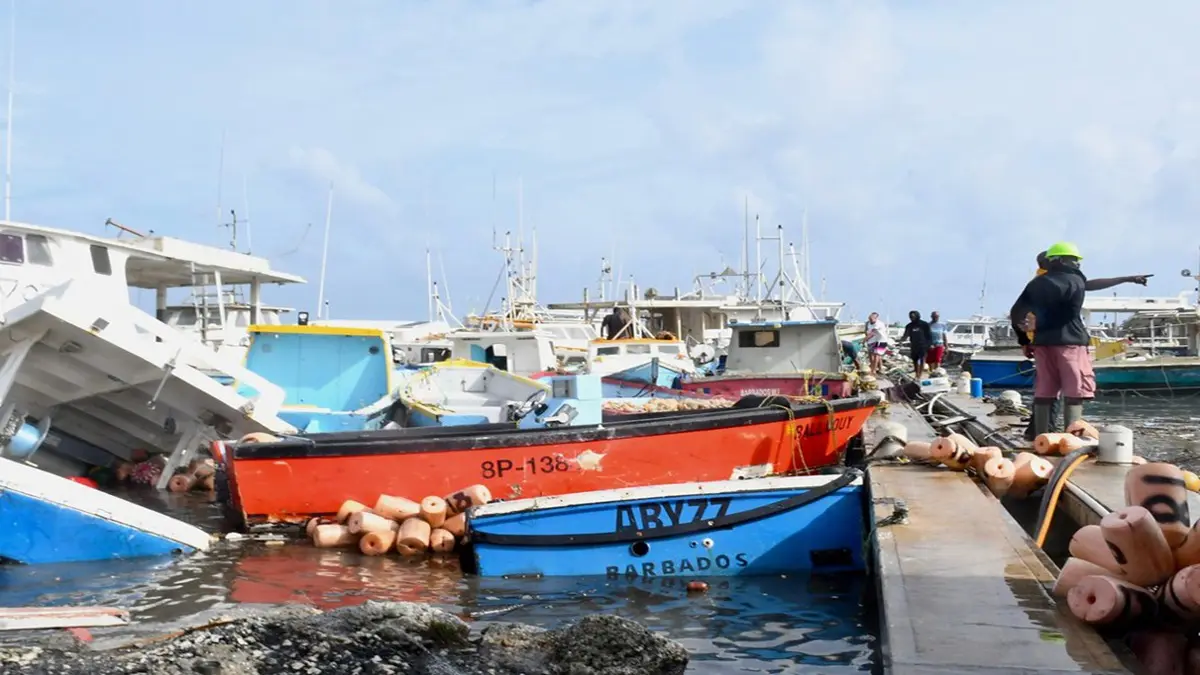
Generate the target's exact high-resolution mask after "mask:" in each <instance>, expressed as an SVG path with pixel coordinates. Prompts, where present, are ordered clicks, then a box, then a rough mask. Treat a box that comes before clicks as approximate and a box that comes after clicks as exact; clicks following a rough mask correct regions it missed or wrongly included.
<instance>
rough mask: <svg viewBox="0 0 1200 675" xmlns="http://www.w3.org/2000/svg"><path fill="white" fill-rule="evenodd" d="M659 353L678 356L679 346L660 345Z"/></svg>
mask: <svg viewBox="0 0 1200 675" xmlns="http://www.w3.org/2000/svg"><path fill="white" fill-rule="evenodd" d="M658 353H659V354H678V353H679V345H659V346H658Z"/></svg>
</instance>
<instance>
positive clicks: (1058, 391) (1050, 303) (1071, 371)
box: [1010, 241, 1150, 435]
mask: <svg viewBox="0 0 1200 675" xmlns="http://www.w3.org/2000/svg"><path fill="white" fill-rule="evenodd" d="M1082 261H1083V255H1082V254H1081V253H1080V252H1079V247H1077V246H1076V245H1075V244H1073V243H1071V242H1066V241H1062V242H1058V243H1057V244H1054V245H1053V246H1051V247H1050V248H1048V249H1046V251H1045V253H1044V255H1039V256H1038V264H1039V274H1038V275H1037V276H1035V277H1034V278H1033V280H1031V281H1030V282H1029V283H1028V284H1026V286H1025V290H1024V291H1022V292H1021V296H1020V297H1018V298H1017V301H1016V303H1014V304H1013V307H1012V310H1011V312H1010V318H1011V320H1012V323H1013V326H1014V328H1017V337H1018V341H1020V342H1021V346H1022V348H1023V349H1024V351H1025V354H1026V356H1029V357H1031V358H1033V359H1034V360H1035V361H1036V362H1037V370H1036V371H1035V374H1034V386H1033V420H1032V426H1033V429H1032V432H1033V434H1034V435H1036V434H1043V433H1047V432H1049V431H1050V430H1051V428H1052V425H1053V423H1054V417H1055V411H1054V407H1055V403H1056V401H1057V399H1058V397H1059V395H1061V396H1062V397H1063V398H1064V399H1065V403H1066V407H1065V409H1064V411H1063V424H1064V426H1069V425H1070V424H1071V423H1072V422H1074V421H1075V420H1078V419H1082V418H1083V402H1084V401H1086V400H1090V399H1092V398H1093V397H1094V396H1095V394H1096V377H1095V374H1094V373H1093V371H1092V357H1091V354H1090V353H1089V352H1088V347H1089V346H1090V344H1091V336H1090V335H1089V333H1088V330H1087V326H1086V325H1084V323H1083V314H1082V313H1083V299H1084V296H1085V295H1086V293H1087V291H1090V290H1102V289H1105V288H1111V287H1113V286H1116V285H1118V284H1122V283H1138V284H1142V285H1143V286H1144V285H1145V284H1146V283H1147V281H1148V279H1149V277H1150V275H1137V276H1131V277H1115V278H1112V279H1093V280H1090V281H1089V280H1088V278H1087V277H1085V276H1084V274H1083V272H1082V271H1080V269H1079V265H1080V263H1081V262H1082ZM1041 270H1045V272H1044V273H1042V272H1041ZM1026 331H1028V333H1027V332H1026ZM1030 333H1031V334H1032V335H1030Z"/></svg>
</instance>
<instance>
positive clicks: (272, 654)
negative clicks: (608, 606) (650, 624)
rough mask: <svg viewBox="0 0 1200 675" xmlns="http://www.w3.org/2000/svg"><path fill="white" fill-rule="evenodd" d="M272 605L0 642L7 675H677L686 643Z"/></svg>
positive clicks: (379, 610)
mask: <svg viewBox="0 0 1200 675" xmlns="http://www.w3.org/2000/svg"><path fill="white" fill-rule="evenodd" d="M309 612H312V610H310V609H305V610H304V611H294V612H284V613H280V612H272V613H269V614H266V615H254V616H249V617H244V618H239V619H237V620H234V621H232V622H228V623H223V624H220V625H210V626H204V627H199V628H195V629H193V630H191V631H190V632H185V633H181V634H179V635H178V636H177V637H175V638H174V639H166V640H162V641H154V642H149V643H142V644H139V645H134V646H127V647H122V648H115V649H110V650H108V651H94V650H90V649H81V648H79V647H78V646H76V647H74V648H73V649H60V648H56V647H32V646H31V648H25V649H21V650H9V651H7V652H6V651H4V650H0V675H7V674H8V673H17V672H20V673H27V674H35V675H91V674H93V673H113V674H121V673H129V674H132V673H139V674H144V675H274V674H286V675H296V674H303V675H325V674H329V675H350V674H362V675H387V674H389V673H396V674H401V673H403V674H408V673H413V674H415V673H428V674H430V675H518V674H521V675H674V674H675V673H682V672H683V669H684V667H685V666H686V665H687V660H688V657H687V652H686V651H685V650H684V649H683V647H682V646H681V645H679V644H678V643H676V642H673V641H671V640H668V639H667V638H665V637H662V636H660V635H656V634H654V633H652V632H650V631H649V630H647V629H646V628H644V627H642V626H641V625H639V624H637V623H634V622H632V621H627V620H625V619H621V618H618V617H615V616H590V617H587V618H584V619H582V620H580V621H578V622H576V623H574V624H571V625H569V626H566V627H564V628H560V629H556V630H551V631H547V630H544V629H541V628H535V627H532V626H525V625H520V624H495V625H491V626H488V627H487V628H486V629H485V630H484V631H483V632H482V635H481V636H480V637H479V638H478V639H477V640H475V641H474V642H472V640H471V631H470V627H469V626H468V625H467V624H466V623H464V622H463V621H462V620H461V619H459V618H458V617H456V616H454V615H452V614H449V613H447V612H445V611H442V610H440V609H437V608H435V607H430V606H429V605H421V604H415V603H409V602H367V603H366V604H363V605H359V606H356V607H343V608H340V609H336V610H333V611H330V612H325V613H316V614H313V613H309Z"/></svg>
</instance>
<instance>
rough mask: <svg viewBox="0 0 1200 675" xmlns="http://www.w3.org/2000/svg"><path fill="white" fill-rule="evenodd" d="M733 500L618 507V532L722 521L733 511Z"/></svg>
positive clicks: (685, 500)
mask: <svg viewBox="0 0 1200 675" xmlns="http://www.w3.org/2000/svg"><path fill="white" fill-rule="evenodd" d="M732 501H733V498H732V497H708V498H705V497H698V498H695V499H673V500H667V501H661V502H643V503H641V504H637V505H633V504H626V505H623V506H618V507H617V526H616V531H617V532H635V531H640V530H652V529H655V528H663V527H674V526H676V525H681V524H683V523H698V522H700V521H702V520H704V519H705V516H707V517H708V518H711V519H715V518H721V517H723V516H724V515H725V514H726V513H728V512H729V504H730V502H732ZM664 520H665V521H666V522H664Z"/></svg>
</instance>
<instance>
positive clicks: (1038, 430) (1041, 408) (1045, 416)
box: [1033, 398, 1054, 436]
mask: <svg viewBox="0 0 1200 675" xmlns="http://www.w3.org/2000/svg"><path fill="white" fill-rule="evenodd" d="M1053 421H1054V400H1053V399H1041V398H1035V399H1033V433H1034V435H1035V436H1036V435H1039V434H1046V433H1050V425H1051V424H1052V423H1053Z"/></svg>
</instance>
